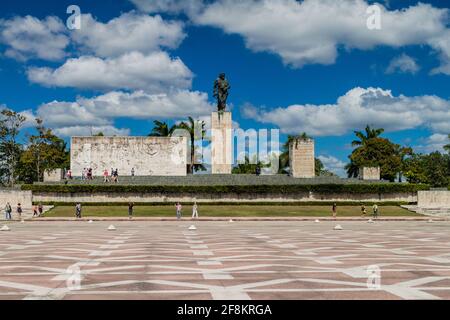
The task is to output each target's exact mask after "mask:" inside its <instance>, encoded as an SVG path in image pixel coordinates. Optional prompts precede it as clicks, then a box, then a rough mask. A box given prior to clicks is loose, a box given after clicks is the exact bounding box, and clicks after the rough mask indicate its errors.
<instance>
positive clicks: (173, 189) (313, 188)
mask: <svg viewBox="0 0 450 320" xmlns="http://www.w3.org/2000/svg"><path fill="white" fill-rule="evenodd" d="M22 190H31V191H33V192H52V193H156V194H180V193H184V194H199V193H203V194H227V193H232V194H298V193H307V192H315V193H336V194H339V193H349V194H363V193H370V194H388V193H414V192H417V191H419V190H429V186H428V185H425V184H399V183H375V184H310V185H308V184H293V185H226V186H218V185H212V186H205V185H193V186H176V185H164V186H155V185H60V184H49V185H45V184H33V185H22Z"/></svg>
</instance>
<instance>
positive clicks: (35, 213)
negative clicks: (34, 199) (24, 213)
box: [33, 205, 39, 218]
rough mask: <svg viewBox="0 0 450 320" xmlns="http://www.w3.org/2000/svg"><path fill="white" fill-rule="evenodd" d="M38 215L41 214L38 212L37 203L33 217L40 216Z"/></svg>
mask: <svg viewBox="0 0 450 320" xmlns="http://www.w3.org/2000/svg"><path fill="white" fill-rule="evenodd" d="M38 216H39V214H38V208H37V205H33V218H34V217H38Z"/></svg>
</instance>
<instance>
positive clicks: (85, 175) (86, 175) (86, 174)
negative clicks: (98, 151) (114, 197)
mask: <svg viewBox="0 0 450 320" xmlns="http://www.w3.org/2000/svg"><path fill="white" fill-rule="evenodd" d="M92 179H94V175H93V174H92V168H83V171H82V172H81V180H92Z"/></svg>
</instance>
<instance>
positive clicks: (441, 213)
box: [402, 206, 450, 217]
mask: <svg viewBox="0 0 450 320" xmlns="http://www.w3.org/2000/svg"><path fill="white" fill-rule="evenodd" d="M402 208H405V209H407V210H409V211H412V212H415V213H418V214H423V215H425V216H430V217H450V208H419V207H418V206H402Z"/></svg>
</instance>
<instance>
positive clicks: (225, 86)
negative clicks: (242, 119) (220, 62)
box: [211, 73, 233, 174]
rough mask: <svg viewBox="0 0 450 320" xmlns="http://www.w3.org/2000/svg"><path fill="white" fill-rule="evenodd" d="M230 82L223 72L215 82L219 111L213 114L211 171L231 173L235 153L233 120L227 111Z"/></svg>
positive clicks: (214, 172)
mask: <svg viewBox="0 0 450 320" xmlns="http://www.w3.org/2000/svg"><path fill="white" fill-rule="evenodd" d="M230 88H231V87H230V84H229V82H228V80H227V79H226V77H225V73H221V74H220V75H219V77H218V78H217V79H216V81H215V82H214V93H213V96H214V97H215V98H216V99H217V112H213V113H212V115H211V173H212V174H231V170H232V163H233V159H232V155H233V132H232V130H233V122H232V117H231V112H226V108H227V99H228V94H229V90H230Z"/></svg>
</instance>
